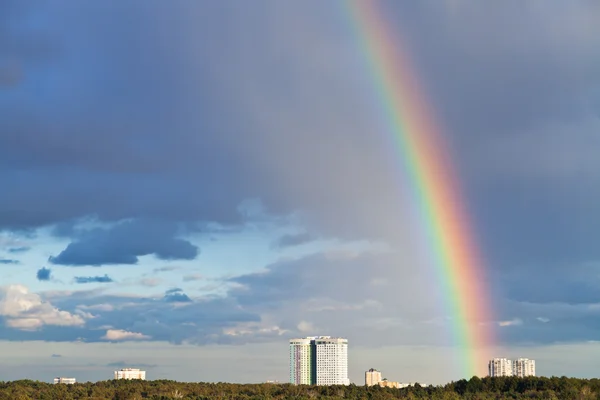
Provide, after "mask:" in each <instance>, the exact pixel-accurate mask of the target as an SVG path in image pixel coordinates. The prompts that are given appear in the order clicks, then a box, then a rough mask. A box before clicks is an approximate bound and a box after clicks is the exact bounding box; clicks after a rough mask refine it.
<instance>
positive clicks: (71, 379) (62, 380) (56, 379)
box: [54, 377, 77, 385]
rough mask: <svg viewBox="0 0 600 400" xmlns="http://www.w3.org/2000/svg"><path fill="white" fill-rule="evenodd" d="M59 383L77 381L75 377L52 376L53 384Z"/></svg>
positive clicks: (70, 383)
mask: <svg viewBox="0 0 600 400" xmlns="http://www.w3.org/2000/svg"><path fill="white" fill-rule="evenodd" d="M59 383H64V384H67V385H72V384H74V383H77V379H75V378H63V377H56V378H54V384H59Z"/></svg>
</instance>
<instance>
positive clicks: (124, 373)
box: [115, 368, 146, 380]
mask: <svg viewBox="0 0 600 400" xmlns="http://www.w3.org/2000/svg"><path fill="white" fill-rule="evenodd" d="M115 379H141V380H145V379H146V371H140V370H139V369H137V368H122V369H120V370H118V371H115Z"/></svg>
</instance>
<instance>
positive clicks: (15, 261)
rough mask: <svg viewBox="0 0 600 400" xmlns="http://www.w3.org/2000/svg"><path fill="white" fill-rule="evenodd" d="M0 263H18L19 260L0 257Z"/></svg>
mask: <svg viewBox="0 0 600 400" xmlns="http://www.w3.org/2000/svg"><path fill="white" fill-rule="evenodd" d="M0 264H19V261H18V260H9V259H5V258H2V259H0Z"/></svg>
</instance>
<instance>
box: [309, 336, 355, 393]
mask: <svg viewBox="0 0 600 400" xmlns="http://www.w3.org/2000/svg"><path fill="white" fill-rule="evenodd" d="M315 346H316V348H317V385H349V384H350V380H349V379H348V339H343V338H332V337H327V336H322V337H320V338H317V339H315Z"/></svg>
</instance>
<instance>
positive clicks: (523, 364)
mask: <svg viewBox="0 0 600 400" xmlns="http://www.w3.org/2000/svg"><path fill="white" fill-rule="evenodd" d="M513 375H514V376H518V377H519V378H525V377H526V376H535V360H530V359H528V358H519V359H518V360H515V361H514V362H513Z"/></svg>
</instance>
